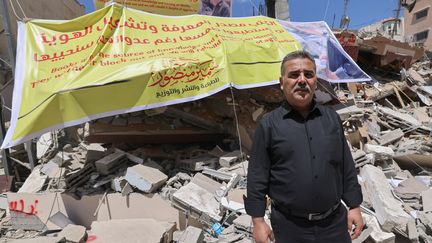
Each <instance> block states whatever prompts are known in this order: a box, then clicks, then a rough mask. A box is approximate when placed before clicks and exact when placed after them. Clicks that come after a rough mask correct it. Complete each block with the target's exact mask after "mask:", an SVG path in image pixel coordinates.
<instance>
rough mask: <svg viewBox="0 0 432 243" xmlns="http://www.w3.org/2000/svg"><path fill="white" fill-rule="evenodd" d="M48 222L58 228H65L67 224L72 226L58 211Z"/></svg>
mask: <svg viewBox="0 0 432 243" xmlns="http://www.w3.org/2000/svg"><path fill="white" fill-rule="evenodd" d="M49 221H51V222H53V223H54V224H55V225H57V226H58V227H60V228H62V229H63V228H65V227H66V226H68V225H69V224H74V223H73V222H72V221H71V220H70V219H69V218H68V217H66V215H64V214H63V213H62V212H60V211H58V212H56V213H55V214H54V215H53V216H51V217H50V218H49Z"/></svg>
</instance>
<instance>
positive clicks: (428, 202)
mask: <svg viewBox="0 0 432 243" xmlns="http://www.w3.org/2000/svg"><path fill="white" fill-rule="evenodd" d="M421 198H422V202H423V211H425V212H432V188H429V189H428V190H425V191H423V192H422V193H421Z"/></svg>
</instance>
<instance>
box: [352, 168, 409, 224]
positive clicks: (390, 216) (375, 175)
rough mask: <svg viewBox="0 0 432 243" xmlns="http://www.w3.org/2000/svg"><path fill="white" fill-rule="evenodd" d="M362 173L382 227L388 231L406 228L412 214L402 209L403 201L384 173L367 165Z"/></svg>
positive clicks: (366, 190)
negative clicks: (397, 197)
mask: <svg viewBox="0 0 432 243" xmlns="http://www.w3.org/2000/svg"><path fill="white" fill-rule="evenodd" d="M360 174H361V177H362V178H363V180H364V182H365V192H366V193H367V194H368V196H369V198H370V199H371V201H372V206H373V208H374V209H375V213H376V217H377V219H378V221H379V223H380V225H381V227H382V229H383V230H385V231H386V232H391V231H392V230H394V228H397V229H400V230H406V225H407V223H408V220H409V219H410V215H408V214H407V213H406V212H405V211H404V210H403V209H402V203H401V202H400V201H398V200H396V199H395V198H394V196H393V194H392V193H391V188H390V185H389V184H388V182H387V178H386V177H385V175H384V173H383V172H382V171H381V170H380V169H379V168H377V167H374V166H372V165H365V166H364V167H363V168H362V169H361V172H360Z"/></svg>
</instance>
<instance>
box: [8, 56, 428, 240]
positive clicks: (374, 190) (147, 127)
mask: <svg viewBox="0 0 432 243" xmlns="http://www.w3.org/2000/svg"><path fill="white" fill-rule="evenodd" d="M401 76H402V77H403V78H402V81H395V80H394V79H391V78H389V77H381V76H376V77H375V78H376V79H377V80H379V82H376V83H374V84H372V85H369V84H354V85H353V84H348V85H347V86H346V87H344V86H340V87H338V88H337V87H335V89H336V88H337V90H336V92H335V93H333V91H334V90H329V88H328V87H327V88H325V89H323V90H320V91H318V93H319V94H320V95H322V94H321V93H323V94H327V95H328V96H329V97H331V99H330V100H331V101H328V100H327V101H326V102H323V103H326V104H325V105H328V106H332V107H333V108H334V109H335V110H336V111H337V112H338V114H339V115H340V117H341V120H342V123H343V127H344V129H345V135H346V138H347V140H348V142H349V146H350V149H351V152H352V155H353V158H354V161H355V166H356V168H357V169H358V172H359V174H358V178H359V182H360V184H361V186H362V191H363V195H364V202H363V204H362V206H361V207H362V213H363V217H364V221H365V223H366V226H365V228H364V230H363V232H362V234H361V236H360V237H359V239H357V240H356V241H355V242H363V241H364V242H371V241H373V242H399V240H408V241H411V242H432V236H431V235H432V185H431V179H432V176H431V172H432V156H431V153H432V140H431V134H432V108H431V106H430V103H428V102H429V101H431V100H432V92H430V91H431V89H430V87H431V86H428V85H430V84H431V78H432V68H431V62H430V61H423V62H418V63H415V64H414V65H412V66H411V67H410V69H408V70H407V71H404V70H403V72H402V75H401ZM322 86H323V85H319V87H322ZM330 88H333V87H331V86H330ZM335 97H336V98H335ZM341 97H343V99H342V98H341ZM283 99H284V98H283V95H282V93H281V92H280V90H279V88H278V87H276V86H271V87H266V88H259V89H250V90H242V91H235V95H232V94H231V92H230V91H229V90H228V91H223V92H221V93H218V94H216V95H213V96H211V97H208V98H205V99H201V100H198V101H193V102H189V103H185V104H181V105H174V106H169V107H161V108H156V109H152V110H146V111H140V112H134V113H129V114H123V115H118V116H114V117H107V118H102V119H98V120H95V121H92V122H91V123H87V124H85V125H83V126H78V127H73V128H67V129H64V130H62V131H59V132H55V133H48V134H46V135H44V136H42V137H41V138H40V139H39V141H38V143H37V148H38V149H37V151H38V155H37V157H38V161H37V163H36V165H35V167H34V168H31V167H30V166H29V165H28V163H25V162H22V161H25V158H26V157H25V156H26V152H25V151H24V150H23V147H19V146H17V147H15V148H14V149H13V150H12V153H13V154H14V155H15V156H14V158H15V160H17V161H18V162H17V166H16V167H15V169H16V170H15V171H16V178H14V180H13V179H12V178H13V177H6V176H0V189H1V193H2V194H0V219H1V223H0V236H1V237H0V238H1V240H0V242H2V241H3V239H5V242H6V241H7V242H64V241H66V242H85V241H87V242H92V241H94V242H130V241H132V242H133V241H135V242H138V241H139V242H185V243H186V242H188V243H193V242H252V241H251V239H252V238H251V237H252V235H251V232H252V223H251V218H250V217H249V216H247V215H246V212H245V210H244V204H243V195H245V194H246V185H247V168H248V154H249V152H250V148H251V145H252V138H253V132H254V130H255V127H256V124H257V122H258V121H259V120H260V119H261V117H262V116H263V115H264V114H266V113H267V112H269V111H271V110H273V109H274V108H276V107H278V106H279V105H280V103H281V102H282V101H283ZM317 99H318V100H319V97H317ZM338 100H342V101H343V102H339V101H338ZM20 156H21V157H20ZM16 158H18V159H16ZM15 187H16V188H17V190H16V189H15ZM269 210H270V207H268V211H269ZM266 215H267V216H266V219H267V220H268V215H269V214H268V213H267V214H266ZM143 229H145V230H143Z"/></svg>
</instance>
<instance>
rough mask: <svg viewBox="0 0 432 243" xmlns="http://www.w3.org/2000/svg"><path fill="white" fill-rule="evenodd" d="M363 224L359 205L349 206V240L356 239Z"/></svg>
mask: <svg viewBox="0 0 432 243" xmlns="http://www.w3.org/2000/svg"><path fill="white" fill-rule="evenodd" d="M353 225H354V226H355V227H354V229H353V228H352V226H353ZM363 225H364V224H363V218H362V216H361V211H360V207H356V208H350V209H349V210H348V232H349V233H350V235H351V240H354V239H357V237H358V236H359V235H360V233H361V231H362V229H363Z"/></svg>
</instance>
